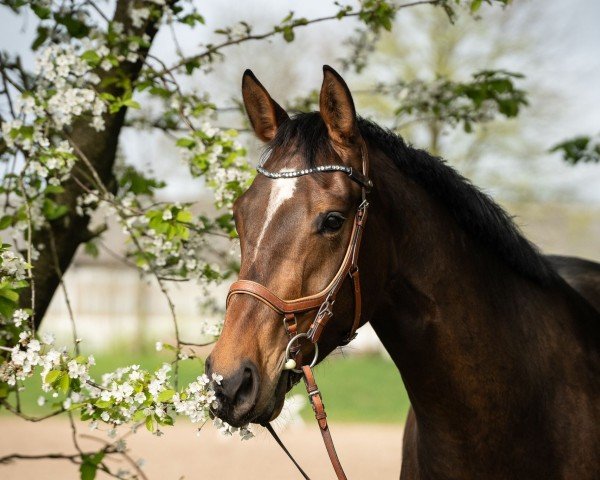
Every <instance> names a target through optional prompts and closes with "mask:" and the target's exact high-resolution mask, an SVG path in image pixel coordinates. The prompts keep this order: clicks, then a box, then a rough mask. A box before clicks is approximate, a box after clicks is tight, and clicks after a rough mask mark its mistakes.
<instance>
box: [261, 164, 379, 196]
mask: <svg viewBox="0 0 600 480" xmlns="http://www.w3.org/2000/svg"><path fill="white" fill-rule="evenodd" d="M256 171H257V172H258V173H260V174H261V175H264V176H265V177H268V178H275V179H276V178H296V177H302V176H303V175H310V174H312V173H329V172H343V173H345V174H346V175H348V176H349V177H350V179H351V180H354V181H355V182H356V183H358V184H359V185H361V186H362V187H363V188H365V189H367V190H370V189H371V187H372V186H373V182H371V180H369V179H368V178H367V177H365V176H364V175H363V174H362V173H360V172H357V171H356V170H354V169H353V168H352V167H347V166H346V165H320V166H318V167H312V168H305V169H302V170H289V171H282V172H271V171H270V170H266V169H265V168H263V167H260V166H259V167H256Z"/></svg>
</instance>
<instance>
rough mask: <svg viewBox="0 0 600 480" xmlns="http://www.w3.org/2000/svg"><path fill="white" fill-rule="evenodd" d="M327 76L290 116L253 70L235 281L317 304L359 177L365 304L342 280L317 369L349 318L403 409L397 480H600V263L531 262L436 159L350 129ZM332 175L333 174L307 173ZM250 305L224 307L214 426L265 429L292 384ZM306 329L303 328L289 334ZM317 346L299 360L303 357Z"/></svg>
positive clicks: (490, 209) (262, 310)
mask: <svg viewBox="0 0 600 480" xmlns="http://www.w3.org/2000/svg"><path fill="white" fill-rule="evenodd" d="M323 71H324V79H323V84H322V88H321V93H320V105H319V108H320V111H319V112H312V113H299V114H296V115H295V116H292V117H290V116H289V115H288V114H287V113H286V112H285V110H284V109H283V108H282V107H281V106H280V105H279V104H277V103H276V102H275V101H274V100H273V99H272V98H271V96H270V95H269V93H268V92H267V90H266V89H265V88H264V87H263V86H262V85H261V83H260V82H259V81H258V80H257V79H256V77H255V76H254V75H253V74H252V72H250V71H246V72H245V74H244V76H243V81H242V93H243V98H244V105H245V108H246V111H247V114H248V116H249V119H250V123H251V125H252V128H253V130H254V132H255V133H256V135H257V136H258V138H260V139H261V140H262V141H264V142H266V147H267V148H266V155H265V159H264V161H263V163H262V172H263V173H264V174H259V175H257V176H256V178H255V180H254V182H253V183H252V185H251V186H250V188H249V189H248V190H247V191H246V192H245V193H244V194H243V195H242V196H240V197H239V199H238V200H237V201H236V202H235V205H234V209H233V212H234V218H235V223H236V227H237V231H238V233H239V238H240V242H241V255H242V256H241V267H240V273H239V277H240V279H242V280H244V281H251V282H255V283H256V284H258V285H262V286H264V291H265V292H266V291H268V292H272V293H273V294H274V297H278V298H280V299H290V298H291V299H294V298H298V297H301V296H308V298H311V297H310V296H311V295H312V294H314V292H320V291H322V290H323V289H324V288H326V286H327V285H328V284H330V282H331V279H332V278H333V277H334V276H335V275H336V272H337V271H338V269H339V268H340V265H341V264H342V263H343V262H344V261H345V260H344V259H345V255H347V252H348V249H349V247H348V245H349V242H352V240H351V235H353V233H352V232H353V228H354V227H353V225H354V224H356V221H354V222H353V221H352V219H355V218H356V215H357V211H358V209H359V208H361V206H362V205H364V202H363V203H361V194H362V195H364V186H365V182H363V184H362V185H361V183H360V181H358V182H357V181H354V182H353V181H351V180H352V178H350V179H349V176H351V175H350V172H352V171H354V172H360V171H362V172H363V174H368V175H369V176H370V181H372V184H373V188H372V191H371V192H370V193H369V195H368V202H369V204H370V210H369V211H370V213H369V220H368V223H366V225H365V229H364V238H363V241H362V247H361V248H360V253H359V255H358V264H357V269H358V267H359V268H360V276H361V284H360V285H361V286H360V287H359V290H360V291H361V292H362V302H360V303H362V305H356V304H355V303H356V296H355V294H353V288H352V285H351V282H349V281H344V282H343V283H342V284H341V285H340V290H339V295H338V296H337V299H336V301H335V305H334V306H333V307H332V309H333V313H334V314H335V316H334V318H333V320H331V321H330V322H329V323H328V324H327V326H326V327H325V328H324V333H323V334H322V336H321V337H320V339H319V341H318V346H319V360H322V359H323V358H324V357H325V356H326V355H327V354H328V353H330V352H331V351H333V350H334V349H336V348H337V347H338V346H340V345H341V344H344V343H345V342H346V341H347V337H348V332H349V331H352V323H353V320H354V312H355V310H356V309H358V310H359V311H360V324H361V325H362V324H364V323H366V322H370V323H371V325H372V326H373V328H374V330H375V332H376V333H377V335H378V337H379V338H380V340H381V342H382V343H383V345H384V347H385V349H386V350H387V351H388V352H389V354H390V356H391V358H392V359H393V361H394V363H395V365H396V366H397V368H398V370H399V372H400V374H401V376H402V379H403V381H404V384H405V386H406V389H407V391H408V395H409V398H410V402H411V410H410V412H409V414H408V418H407V422H406V427H405V433H404V440H403V463H402V469H401V473H400V477H401V478H402V479H461V480H464V479H544V480H547V479H579V480H582V479H590V480H591V479H598V478H600V356H599V352H600V313H599V311H600V265H598V264H596V263H594V262H588V261H584V260H578V259H572V258H568V257H545V256H544V255H542V254H541V253H540V252H539V251H538V249H537V248H536V247H535V246H534V245H533V244H532V243H530V242H529V241H528V240H527V239H526V238H525V237H524V236H523V235H522V234H521V232H520V231H519V229H518V228H517V227H516V226H515V224H514V223H513V221H512V219H511V218H510V217H509V215H508V214H507V213H506V212H505V211H504V210H502V209H501V208H500V207H499V206H498V205H497V204H496V203H494V201H493V200H492V199H491V198H490V197H488V196H487V195H485V194H483V193H482V192H481V191H480V190H478V189H477V188H475V187H474V186H473V185H472V184H471V183H470V182H468V181H467V180H466V179H465V178H463V177H462V176H460V175H459V174H458V173H457V172H456V171H455V170H453V169H452V168H450V167H449V166H448V165H446V164H445V163H444V162H443V161H442V160H441V159H439V158H435V157H433V156H431V155H430V154H428V153H427V152H425V151H423V150H419V149H416V148H413V147H411V146H409V145H407V144H406V143H405V142H404V141H403V140H402V138H400V137H399V136H397V135H395V134H393V133H391V132H389V131H387V130H385V129H383V128H381V127H379V126H377V125H376V124H375V123H373V122H371V121H368V120H365V119H362V118H360V117H358V116H357V114H356V111H355V107H354V103H353V100H352V96H351V93H350V90H349V89H348V86H347V85H346V83H345V82H344V80H343V79H342V78H341V77H340V75H339V74H337V73H336V72H335V71H334V70H333V69H332V68H331V67H328V66H325V67H324V69H323ZM365 155H367V156H368V164H369V168H368V172H365V171H364V170H361V169H362V168H363V165H361V162H363V161H364V160H365ZM330 165H337V166H340V167H343V168H340V170H339V171H331V170H326V171H324V172H322V171H319V170H318V167H319V166H321V167H323V166H330ZM260 171H261V170H259V172H260ZM269 172H278V174H277V175H276V174H274V173H272V174H270V175H269ZM294 172H296V173H297V175H296V174H295V173H294ZM298 172H299V173H298ZM286 173H287V175H285V174H286ZM305 173H309V174H305ZM561 272H563V275H564V276H563V275H561ZM242 293H248V292H242ZM264 295H266V293H264V294H263V295H262V296H263V297H264ZM260 296H261V295H251V294H248V295H233V296H230V297H229V300H228V308H227V311H226V316H225V323H224V328H223V331H222V334H221V337H220V338H219V340H218V341H217V343H216V345H215V347H214V350H213V351H212V353H211V354H210V356H209V358H208V359H207V361H206V369H207V371H208V372H209V373H210V372H218V373H219V374H221V375H223V377H224V379H223V381H222V383H221V385H215V389H216V394H217V399H218V407H217V408H216V411H215V413H216V415H217V416H219V417H220V418H222V419H223V420H225V421H227V422H229V423H230V424H231V425H234V426H239V425H242V424H246V423H248V422H253V423H258V424H263V425H265V424H267V423H268V422H270V421H271V420H273V419H274V418H276V417H277V416H278V415H279V413H280V411H281V409H282V405H283V401H284V396H285V394H286V392H287V391H289V390H290V389H291V387H292V386H293V385H294V384H295V383H296V382H298V381H299V379H300V375H299V374H297V373H295V371H294V370H291V369H289V368H287V367H286V364H287V362H288V361H289V359H287V356H286V353H285V349H286V345H287V344H288V337H287V336H286V332H285V329H284V326H283V325H282V315H281V314H280V312H279V313H278V312H277V311H276V310H274V309H273V308H272V306H269V304H268V302H265V301H264V298H262V299H261V298H259V297H260ZM313 318H314V311H306V312H300V313H299V314H298V315H297V329H298V331H299V332H306V331H307V330H308V328H309V326H310V325H311V322H313ZM312 348H313V346H312V344H311V343H310V342H304V343H303V344H302V350H301V353H302V354H303V358H307V359H309V360H310V358H312V355H313V351H312ZM370 380H371V381H373V382H376V381H377V378H372V379H370ZM365 440H367V439H365Z"/></svg>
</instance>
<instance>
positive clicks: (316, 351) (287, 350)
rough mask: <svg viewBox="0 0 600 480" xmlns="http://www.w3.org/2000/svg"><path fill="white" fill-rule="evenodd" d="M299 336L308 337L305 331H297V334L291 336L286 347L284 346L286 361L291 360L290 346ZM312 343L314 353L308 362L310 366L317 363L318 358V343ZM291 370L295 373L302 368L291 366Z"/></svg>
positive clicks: (299, 371) (300, 371)
mask: <svg viewBox="0 0 600 480" xmlns="http://www.w3.org/2000/svg"><path fill="white" fill-rule="evenodd" d="M299 338H308V334H307V333H298V334H296V335H294V337H292V339H291V340H290V341H289V342H288V344H287V347H285V359H286V361H287V360H293V359H291V358H290V348H292V343H294V342H295V341H296V340H298V339H299ZM313 345H314V346H315V355H314V357H313V359H312V362H310V365H309V367H310V368H312V367H314V366H315V365H316V364H317V360H318V358H319V345H318V344H317V343H314V344H313ZM291 370H292V371H293V372H296V373H302V370H300V369H298V368H292V369H291Z"/></svg>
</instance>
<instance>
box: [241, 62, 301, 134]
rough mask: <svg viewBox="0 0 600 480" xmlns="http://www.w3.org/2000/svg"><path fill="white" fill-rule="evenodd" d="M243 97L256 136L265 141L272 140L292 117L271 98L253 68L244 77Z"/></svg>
mask: <svg viewBox="0 0 600 480" xmlns="http://www.w3.org/2000/svg"><path fill="white" fill-rule="evenodd" d="M242 97H243V98H244V107H246V113H247V114H248V118H249V119H250V123H251V124H252V128H253V129H254V132H255V133H256V136H257V137H258V138H260V139H261V140H262V141H263V142H268V141H269V140H272V139H273V137H274V136H275V133H276V132H277V127H279V126H280V125H281V124H282V123H283V122H285V121H286V120H288V119H289V118H290V117H289V116H288V114H287V113H286V111H285V110H284V109H283V108H281V107H280V106H279V104H278V103H277V102H276V101H275V100H273V99H272V98H271V95H269V92H267V89H266V88H265V87H263V86H262V84H261V83H260V82H259V81H258V79H257V78H256V77H255V76H254V74H253V73H252V71H251V70H246V71H245V72H244V76H243V77H242Z"/></svg>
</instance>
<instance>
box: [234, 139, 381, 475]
mask: <svg viewBox="0 0 600 480" xmlns="http://www.w3.org/2000/svg"><path fill="white" fill-rule="evenodd" d="M361 153H362V172H358V171H356V170H354V169H352V168H351V167H347V166H345V165H324V166H319V167H313V168H308V169H303V170H294V171H282V172H271V171H269V170H266V169H265V168H263V167H262V166H259V167H258V168H257V171H258V173H260V174H262V175H264V176H266V177H267V178H272V179H278V178H294V177H300V176H303V175H310V174H313V173H332V172H341V173H345V174H346V175H348V178H349V179H350V180H352V181H353V182H356V183H357V184H358V185H359V186H360V187H361V200H362V201H361V203H360V205H359V206H358V208H357V210H356V214H355V216H354V224H353V226H352V233H351V235H350V242H349V243H348V248H347V249H346V254H345V255H344V259H343V260H342V263H341V265H340V268H339V269H338V271H337V273H336V274H335V276H334V277H333V279H332V280H331V282H329V284H328V285H327V286H326V287H325V288H324V289H323V290H321V291H320V292H318V293H315V294H313V295H309V296H305V297H300V298H296V299H293V300H284V299H282V298H280V297H279V296H277V295H276V294H275V293H273V292H272V291H271V290H269V289H268V288H267V287H265V286H264V285H261V284H260V283H257V282H253V281H251V280H237V281H236V282H234V283H233V284H232V285H231V287H230V289H229V293H228V295H227V305H229V302H230V301H231V298H232V297H233V296H234V295H250V296H252V297H254V298H256V299H257V300H259V301H261V302H262V303H264V304H265V305H267V306H268V307H269V308H271V309H272V310H274V311H275V312H277V313H278V314H280V315H282V316H283V327H284V329H285V332H286V333H287V335H288V337H289V338H290V340H289V342H288V345H287V347H286V351H285V363H284V366H283V369H284V370H292V371H294V372H296V373H301V374H302V377H303V379H304V383H305V386H306V391H307V393H308V397H309V399H310V403H311V406H312V409H313V412H314V413H315V418H316V420H317V422H318V424H319V429H320V431H321V436H322V437H323V442H324V444H325V448H326V450H327V454H328V455H329V459H330V461H331V464H332V466H333V469H334V470H335V473H336V475H337V478H338V479H340V480H346V479H347V477H346V474H345V473H344V469H343V468H342V465H341V463H340V460H339V458H338V456H337V452H336V451H335V446H334V444H333V439H332V438H331V432H330V431H329V426H328V424H327V414H326V413H325V406H324V404H323V399H322V396H321V392H320V391H319V388H318V386H317V383H316V381H315V377H314V374H313V371H312V367H313V366H314V365H315V364H316V362H317V359H318V354H319V349H318V341H319V338H320V337H321V334H322V333H323V330H324V329H325V326H326V325H327V323H328V322H329V320H331V317H333V310H332V307H333V305H334V303H335V300H336V297H337V294H338V293H339V291H340V289H341V287H342V285H343V283H344V280H345V279H346V278H348V277H349V278H350V281H351V282H352V286H353V292H354V319H353V322H352V326H351V328H350V331H349V332H348V335H347V336H346V338H345V339H344V341H343V342H342V345H346V344H348V343H349V342H350V341H352V340H353V339H354V338H355V337H356V330H357V329H358V327H359V325H360V317H361V288H360V276H359V269H358V254H359V251H360V245H361V240H362V233H363V230H364V225H365V222H366V220H367V210H368V207H369V202H368V201H367V193H368V192H369V191H370V190H371V188H372V186H373V183H372V182H371V180H370V179H369V178H368V176H367V175H368V155H367V151H366V146H365V145H364V143H363V144H362V148H361ZM311 311H316V312H317V313H316V314H315V317H314V319H313V321H312V323H311V325H310V327H309V329H308V331H307V332H306V333H301V332H298V323H297V320H296V315H297V314H303V313H307V312H311ZM302 338H306V339H307V340H309V341H310V342H311V343H313V344H314V348H315V355H314V357H313V359H312V361H311V362H310V365H303V363H302V353H301V351H300V339H302ZM298 366H299V367H300V368H297V367H298ZM266 428H267V430H268V431H269V433H271V435H272V436H273V438H274V439H275V441H276V442H277V443H278V444H279V446H280V447H281V448H282V449H283V451H284V452H285V453H286V455H287V456H288V457H289V458H290V459H291V460H292V462H293V463H294V465H296V467H297V468H298V470H299V472H300V473H301V474H302V476H303V477H304V478H308V476H307V475H306V473H305V472H304V471H303V470H302V468H300V465H299V464H298V463H297V462H296V460H294V458H293V457H292V455H291V454H290V452H289V451H288V450H287V448H286V447H285V446H284V445H283V442H282V441H281V440H280V439H279V437H278V436H277V434H276V433H275V431H274V430H273V428H272V426H271V425H270V424H267V425H266Z"/></svg>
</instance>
